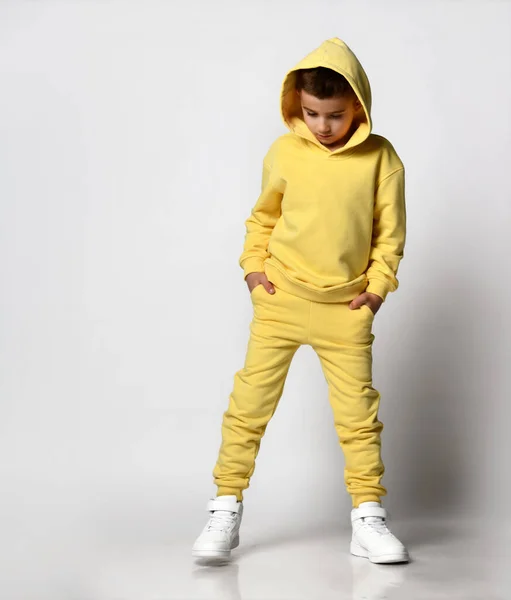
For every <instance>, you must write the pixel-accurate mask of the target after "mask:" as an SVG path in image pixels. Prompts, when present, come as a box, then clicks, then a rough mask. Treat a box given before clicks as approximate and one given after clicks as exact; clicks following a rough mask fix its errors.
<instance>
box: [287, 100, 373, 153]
mask: <svg viewBox="0 0 511 600" xmlns="http://www.w3.org/2000/svg"><path fill="white" fill-rule="evenodd" d="M297 94H298V95H299V97H300V102H301V105H302V111H303V119H304V121H305V123H306V125H307V127H308V128H309V129H310V131H311V133H312V134H313V135H314V136H315V137H316V139H317V140H318V141H319V142H321V143H322V144H323V146H326V147H327V148H331V149H332V148H336V147H338V148H340V147H342V146H344V144H346V142H347V141H348V140H349V138H350V137H351V135H352V133H353V128H352V126H353V125H354V120H355V115H356V113H357V111H358V110H359V109H360V108H361V106H362V105H361V103H360V100H358V98H353V97H348V98H344V97H341V96H335V97H333V98H325V99H323V100H321V99H320V98H316V96H312V95H311V94H308V93H307V92H305V91H304V90H301V91H300V92H297Z"/></svg>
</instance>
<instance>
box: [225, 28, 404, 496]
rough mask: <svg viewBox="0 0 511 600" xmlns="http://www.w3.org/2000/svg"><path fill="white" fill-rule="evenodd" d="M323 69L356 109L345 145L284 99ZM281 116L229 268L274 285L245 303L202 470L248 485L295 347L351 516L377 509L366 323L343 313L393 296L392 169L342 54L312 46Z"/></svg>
mask: <svg viewBox="0 0 511 600" xmlns="http://www.w3.org/2000/svg"><path fill="white" fill-rule="evenodd" d="M319 66H323V67H327V68H330V69H333V70H335V71H337V72H339V73H341V74H342V75H344V77H346V79H347V80H348V81H349V83H350V85H351V87H352V88H353V90H354V91H355V93H356V94H357V96H358V98H359V100H360V102H361V104H362V108H363V110H362V111H361V114H360V115H359V116H358V117H357V127H356V129H355V131H354V133H353V134H352V135H351V137H350V139H349V140H348V141H347V143H346V144H345V145H344V146H342V147H341V148H338V149H336V150H333V151H332V150H330V149H328V148H327V147H326V146H323V145H322V144H321V143H320V142H319V141H318V140H317V139H316V137H315V136H314V135H313V134H312V133H311V132H310V131H309V129H308V127H307V125H306V124H305V122H304V120H303V118H302V113H301V107H300V106H299V100H298V97H297V95H296V94H295V72H296V70H297V69H304V68H312V67H319ZM281 110H282V117H283V120H284V122H285V123H286V125H287V126H288V128H289V130H290V132H289V133H288V134H286V135H284V136H281V137H279V138H278V139H277V140H276V141H275V142H274V143H273V144H272V146H271V147H270V149H269V151H268V153H267V155H266V157H265V159H264V163H263V178H262V190H261V194H260V196H259V199H258V200H257V202H256V205H255V206H254V208H253V209H252V211H251V215H250V217H249V218H248V219H247V221H246V231H247V233H246V237H245V245H244V249H243V253H242V255H241V257H240V265H241V267H242V268H243V270H244V274H245V276H246V275H248V274H249V273H253V272H261V273H266V275H267V276H268V279H269V280H270V281H271V282H272V283H273V284H274V287H275V290H276V291H275V294H274V295H270V294H269V293H268V292H266V290H265V289H264V287H263V286H261V285H259V286H257V287H256V288H255V289H254V290H253V291H252V294H251V297H252V302H253V307H254V317H253V321H252V323H251V327H250V332H251V335H250V340H249V344H248V350H247V356H246V360H245V365H244V367H243V368H242V369H241V370H240V371H238V373H236V375H235V380H234V387H233V391H232V394H231V396H230V401H229V406H228V409H227V411H226V412H225V414H224V420H223V425H222V445H221V448H220V453H219V457H218V461H217V464H216V466H215V469H214V477H215V483H216V485H217V486H218V494H219V495H225V494H235V495H237V496H238V498H239V499H242V492H243V490H244V489H246V488H247V487H248V486H249V480H250V477H251V475H252V473H253V471H254V466H255V459H256V456H257V452H258V449H259V444H260V441H261V438H262V436H263V435H264V431H265V428H266V425H267V424H268V422H269V420H270V418H271V417H272V415H273V413H274V411H275V409H276V407H277V404H278V402H279V399H280V397H281V395H282V391H283V387H284V382H285V379H286V375H287V372H288V369H289V366H290V363H291V360H292V358H293V355H294V353H295V352H296V350H297V349H298V348H299V347H300V345H301V344H309V345H310V346H312V348H314V349H315V351H316V352H317V354H318V356H319V358H320V361H321V364H322V368H323V372H324V374H325V377H326V379H327V382H328V385H329V390H330V402H331V406H332V410H333V413H334V422H335V426H336V430H337V433H338V435H339V441H340V444H341V447H342V449H343V451H344V456H345V461H346V468H345V482H346V486H347V490H348V492H349V493H350V495H351V496H352V500H353V505H354V506H355V507H356V506H358V505H359V504H360V503H361V502H365V501H379V500H380V497H381V496H383V495H385V493H386V490H385V488H384V487H383V486H382V485H381V478H382V476H383V472H384V467H383V464H382V461H381V457H380V433H381V430H382V428H383V425H382V423H381V422H380V421H379V420H378V408H379V400H380V396H379V393H378V392H377V391H376V390H375V389H374V388H373V386H372V343H373V340H374V336H373V334H372V322H373V318H374V315H373V313H372V311H371V309H370V308H369V307H368V306H363V307H362V308H360V309H356V310H351V309H350V308H349V303H350V302H351V300H353V298H355V297H356V296H358V295H359V294H360V293H362V292H364V291H367V292H371V293H373V294H377V295H379V296H380V297H381V298H382V299H383V300H385V298H386V296H387V294H388V293H389V292H391V291H394V290H395V289H396V288H397V287H398V280H397V277H396V275H397V270H398V265H399V263H400V261H401V259H402V257H403V251H404V245H405V230H406V209H405V191H404V167H403V164H402V162H401V160H400V158H399V156H398V155H397V153H396V151H395V150H394V148H393V146H392V145H391V143H390V142H389V141H388V140H387V139H386V138H384V137H382V136H379V135H376V134H373V133H371V129H372V121H371V112H370V111H371V90H370V86H369V81H368V79H367V76H366V74H365V72H364V70H363V68H362V66H361V64H360V62H359V61H358V59H357V58H356V56H355V55H354V54H353V52H352V51H351V50H350V48H349V47H348V46H347V45H346V44H345V43H344V42H343V41H341V40H339V39H338V38H333V39H330V40H327V41H326V42H324V43H323V44H322V45H321V46H320V47H319V48H318V49H316V50H315V51H314V52H312V53H311V54H310V55H309V56H307V57H306V58H305V59H303V60H302V61H301V62H300V63H299V64H298V65H297V66H296V67H295V68H294V69H292V70H291V71H289V72H288V73H287V75H286V77H285V79H284V83H283V86H282V92H281Z"/></svg>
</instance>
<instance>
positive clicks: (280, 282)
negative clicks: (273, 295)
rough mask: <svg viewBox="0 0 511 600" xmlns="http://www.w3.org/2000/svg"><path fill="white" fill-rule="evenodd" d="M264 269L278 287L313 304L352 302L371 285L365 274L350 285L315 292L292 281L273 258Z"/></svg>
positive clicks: (266, 262) (349, 283)
mask: <svg viewBox="0 0 511 600" xmlns="http://www.w3.org/2000/svg"><path fill="white" fill-rule="evenodd" d="M264 269H265V272H266V275H267V277H268V279H269V280H270V281H271V282H272V283H274V284H275V286H276V287H278V288H281V289H282V290H284V291H285V292H288V293H289V294H293V295H295V296H298V297H300V298H304V299H306V300H312V301H313V302H327V303H334V302H351V301H352V300H353V298H356V297H357V296H358V295H360V294H361V293H362V292H364V291H365V289H366V288H367V285H368V283H369V281H368V279H367V275H366V274H365V273H364V274H363V275H361V276H360V277H357V279H354V280H353V281H350V282H348V283H345V284H342V285H339V286H335V287H332V288H328V289H326V290H315V289H313V288H311V287H308V286H306V285H305V284H303V283H299V282H296V281H294V280H293V279H290V277H289V276H288V275H287V274H286V273H285V272H284V271H283V270H281V269H280V268H279V267H277V266H276V265H275V264H274V263H273V262H271V258H269V259H267V260H266V261H265V263H264Z"/></svg>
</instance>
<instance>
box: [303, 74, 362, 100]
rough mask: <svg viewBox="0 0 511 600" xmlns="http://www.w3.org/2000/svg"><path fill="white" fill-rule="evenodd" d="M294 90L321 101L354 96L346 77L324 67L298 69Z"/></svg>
mask: <svg viewBox="0 0 511 600" xmlns="http://www.w3.org/2000/svg"><path fill="white" fill-rule="evenodd" d="M295 86H296V89H297V90H298V91H299V92H300V91H301V90H304V91H305V92H307V93H308V94H312V95H313V96H316V98H320V99H321V100H323V99H324V98H332V97H334V96H342V97H348V96H354V95H355V92H354V91H353V88H352V87H351V85H350V84H349V82H348V80H347V79H346V77H344V76H343V75H341V74H340V73H337V71H334V70H332V69H327V68H326V67H315V68H313V69H298V70H297V71H296V84H295Z"/></svg>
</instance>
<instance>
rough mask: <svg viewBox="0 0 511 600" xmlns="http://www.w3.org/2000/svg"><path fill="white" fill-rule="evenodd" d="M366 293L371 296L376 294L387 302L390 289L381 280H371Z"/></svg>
mask: <svg viewBox="0 0 511 600" xmlns="http://www.w3.org/2000/svg"><path fill="white" fill-rule="evenodd" d="M365 291H366V292H369V293H370V294H376V295H377V296H380V298H382V300H385V298H386V297H387V294H388V293H389V291H390V290H389V287H388V286H387V285H386V284H385V283H384V282H383V281H381V280H380V279H370V280H369V285H368V286H367V288H366V290H365Z"/></svg>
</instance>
